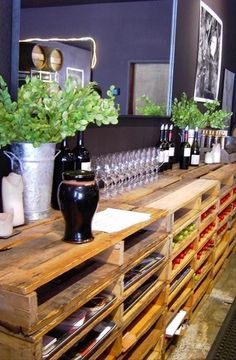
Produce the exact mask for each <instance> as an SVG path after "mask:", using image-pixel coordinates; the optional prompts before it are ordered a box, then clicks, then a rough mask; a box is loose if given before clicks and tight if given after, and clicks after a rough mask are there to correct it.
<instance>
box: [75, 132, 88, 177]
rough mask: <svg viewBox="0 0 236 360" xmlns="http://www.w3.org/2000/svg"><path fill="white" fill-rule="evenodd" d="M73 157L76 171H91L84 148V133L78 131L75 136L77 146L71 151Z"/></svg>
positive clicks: (86, 151)
mask: <svg viewBox="0 0 236 360" xmlns="http://www.w3.org/2000/svg"><path fill="white" fill-rule="evenodd" d="M73 152H74V156H75V169H76V170H88V171H90V170H91V162H90V155H89V152H88V150H87V149H86V148H85V146H84V133H83V132H82V131H79V132H78V134H77V145H76V147H75V148H74V150H73Z"/></svg>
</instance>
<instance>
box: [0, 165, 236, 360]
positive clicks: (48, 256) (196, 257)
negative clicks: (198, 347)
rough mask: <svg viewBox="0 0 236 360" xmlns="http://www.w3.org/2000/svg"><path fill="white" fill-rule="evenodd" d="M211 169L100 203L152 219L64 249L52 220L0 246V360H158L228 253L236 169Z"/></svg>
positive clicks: (233, 232) (233, 231) (234, 225)
mask: <svg viewBox="0 0 236 360" xmlns="http://www.w3.org/2000/svg"><path fill="white" fill-rule="evenodd" d="M216 167H218V169H216V170H214V169H215V168H216ZM216 167H214V166H211V165H206V168H205V167H204V165H203V166H200V167H199V169H191V168H190V169H189V171H185V170H182V175H181V176H182V177H184V180H181V178H180V177H177V176H172V177H171V176H168V177H165V176H163V177H161V176H160V180H158V181H157V182H156V183H152V184H150V185H147V186H145V187H144V188H140V189H138V188H136V189H134V190H133V191H131V192H130V193H127V194H123V195H122V203H121V202H120V197H118V198H117V199H116V200H115V201H114V202H113V201H109V202H107V201H103V202H101V204H100V209H105V208H107V207H110V206H112V207H116V208H119V209H125V210H130V211H132V210H133V211H141V212H147V213H149V214H150V219H149V220H148V221H146V222H142V223H139V224H136V225H134V226H130V227H129V228H127V229H125V230H123V231H120V232H114V233H112V234H108V233H104V232H95V233H94V235H95V239H94V241H92V242H90V243H87V244H83V245H73V244H69V243H65V242H63V241H62V240H61V239H62V236H63V231H64V223H63V220H62V218H61V214H60V212H56V211H55V212H53V213H52V216H51V218H49V219H45V220H43V221H38V222H35V223H32V224H28V225H24V226H21V227H19V228H18V229H17V231H19V234H16V235H15V236H14V237H12V238H10V239H7V240H2V241H0V250H2V251H1V252H0V260H1V269H0V280H1V289H0V297H1V302H0V338H1V344H0V355H1V358H3V359H11V360H42V359H43V360H56V359H62V360H63V359H64V360H68V359H76V358H78V357H79V358H81V359H82V360H88V359H89V360H96V359H97V360H105V359H107V360H109V359H113V360H116V359H117V360H121V359H127V360H128V359H129V360H130V359H133V360H136V359H146V360H149V359H153V358H155V359H163V358H164V353H165V351H166V350H167V349H168V346H169V344H170V343H172V341H173V342H175V340H176V339H177V338H178V336H181V335H183V334H184V329H185V328H186V326H187V324H188V323H189V322H191V319H192V317H193V316H194V315H195V314H196V312H197V310H198V309H199V307H200V306H201V304H202V303H203V301H205V299H206V298H207V296H208V294H209V292H210V291H211V289H212V286H213V284H214V282H215V281H216V279H217V277H218V275H219V274H220V273H221V271H222V269H223V268H224V264H225V261H227V259H228V257H229V255H230V254H231V253H232V251H233V249H234V248H235V236H236V185H235V183H234V179H235V177H234V174H235V173H236V166H235V165H233V164H231V165H230V166H229V165H225V166H221V167H220V165H218V166H216ZM209 170H213V171H210V172H209ZM176 171H177V169H174V170H173V175H174V174H175V172H176ZM207 171H208V172H209V173H208V174H207V175H206V176H204V178H201V179H196V180H195V179H194V176H199V175H201V174H204V173H206V172H207ZM176 174H177V173H176ZM188 174H189V176H188ZM194 174H195V175H194ZM205 177H206V178H205ZM165 179H166V180H165ZM165 181H166V183H165ZM118 199H119V200H118ZM13 309H14V311H13ZM179 318H181V321H180V323H179V325H178V328H176V329H174V332H173V334H172V332H171V334H172V335H168V334H167V332H168V331H169V325H171V324H172V322H174V323H175V319H177V320H178V319H179ZM171 326H172V325H171ZM171 326H170V328H171ZM167 329H168V331H167V332H166V330H167ZM172 330H173V329H172ZM172 330H171V331H172Z"/></svg>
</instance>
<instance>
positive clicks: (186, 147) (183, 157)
mask: <svg viewBox="0 0 236 360" xmlns="http://www.w3.org/2000/svg"><path fill="white" fill-rule="evenodd" d="M183 140H184V141H183V142H182V143H181V145H180V159H179V167H180V169H185V170H187V169H188V167H189V163H190V156H191V146H190V144H189V142H188V126H187V127H186V128H185V130H184V139H183Z"/></svg>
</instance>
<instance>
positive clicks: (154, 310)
mask: <svg viewBox="0 0 236 360" xmlns="http://www.w3.org/2000/svg"><path fill="white" fill-rule="evenodd" d="M164 309H165V308H164V306H160V305H157V304H155V305H152V304H151V305H149V306H148V307H147V308H146V311H145V313H141V314H140V315H139V316H138V317H137V318H136V319H135V321H134V322H133V323H132V324H130V326H129V327H128V328H127V329H126V330H125V331H124V334H123V337H122V349H123V352H126V351H127V350H129V349H130V348H131V347H132V346H133V345H134V344H135V343H136V342H137V341H138V340H139V339H140V338H142V336H143V335H145V334H146V333H147V331H148V330H149V329H150V328H151V327H152V325H154V324H155V323H156V321H157V320H158V319H159V318H160V317H161V315H162V313H163V311H164Z"/></svg>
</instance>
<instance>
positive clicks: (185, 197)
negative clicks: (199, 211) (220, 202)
mask: <svg viewBox="0 0 236 360" xmlns="http://www.w3.org/2000/svg"><path fill="white" fill-rule="evenodd" d="M216 185H218V183H217V181H215V180H205V179H197V180H194V181H192V182H191V183H190V184H187V185H185V186H183V187H181V188H180V189H178V190H176V191H175V192H174V193H171V194H168V195H166V196H164V197H163V198H161V199H159V200H156V201H154V202H151V203H149V204H148V206H149V207H153V208H156V209H163V210H168V211H169V212H175V211H177V210H178V209H179V208H181V207H185V206H187V204H188V203H190V202H191V201H193V200H194V199H196V198H197V197H198V196H201V195H202V194H204V193H205V192H206V191H208V190H210V189H211V188H212V187H214V186H216Z"/></svg>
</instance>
